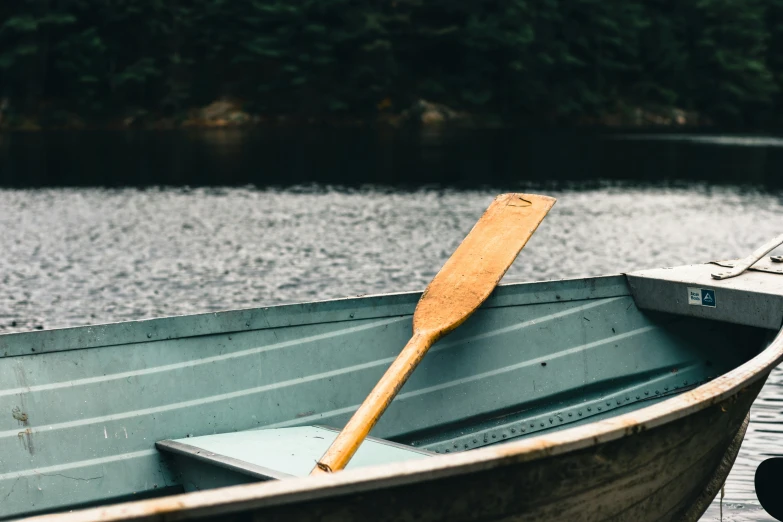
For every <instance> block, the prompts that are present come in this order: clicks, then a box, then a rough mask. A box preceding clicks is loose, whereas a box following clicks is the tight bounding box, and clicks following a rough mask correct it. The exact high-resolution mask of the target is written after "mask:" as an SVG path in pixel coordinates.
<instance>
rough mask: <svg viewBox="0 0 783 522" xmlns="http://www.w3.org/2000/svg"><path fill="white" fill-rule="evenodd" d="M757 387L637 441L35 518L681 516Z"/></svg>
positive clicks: (453, 460) (575, 439) (530, 448)
mask: <svg viewBox="0 0 783 522" xmlns="http://www.w3.org/2000/svg"><path fill="white" fill-rule="evenodd" d="M761 383H762V381H757V382H756V383H755V384H753V385H751V386H750V387H749V388H747V389H746V390H745V391H744V392H738V393H736V394H735V395H731V396H730V397H729V398H728V399H726V400H724V401H722V402H717V403H715V404H712V405H709V406H707V405H706V404H705V403H701V405H702V406H703V407H702V408H700V409H698V410H697V411H694V412H693V413H692V414H689V415H685V416H684V417H681V418H680V419H678V420H677V422H664V423H663V424H660V425H657V426H655V427H650V428H649V429H642V430H641V431H639V432H637V433H635V434H634V435H633V436H629V435H628V434H627V433H626V432H625V430H623V429H621V430H620V431H619V432H618V431H617V428H618V427H619V426H622V424H624V422H622V421H621V419H619V418H618V419H613V420H612V421H605V422H602V423H598V424H595V425H590V426H587V427H585V428H586V429H583V428H577V429H574V430H566V431H563V432H560V434H555V435H553V436H552V437H539V438H536V439H530V440H527V441H520V442H518V443H510V444H508V445H506V446H499V447H495V448H486V449H482V450H477V451H474V452H468V453H464V454H461V455H453V456H441V457H433V458H431V459H425V460H424V461H416V462H410V463H402V464H391V465H386V466H380V467H376V468H366V469H360V470H355V471H344V472H341V473H336V474H330V475H324V476H317V477H305V478H300V479H291V480H283V481H276V482H266V483H262V484H251V485H244V486H235V487H231V488H223V489H217V490H210V491H203V492H199V493H193V494H188V495H179V496H174V497H169V498H165V499H160V500H154V501H146V502H136V503H128V504H123V505H117V506H112V507H108V508H101V509H93V510H86V511H82V512H76V513H72V514H64V515H60V516H51V517H42V518H40V519H35V520H37V521H38V522H55V521H56V522H71V521H77V520H78V521H84V522H90V521H101V522H108V521H119V520H123V521H124V520H139V521H141V520H150V521H152V520H156V521H157V520H167V521H168V520H188V519H192V518H196V517H198V518H199V519H202V520H264V521H304V520H319V519H322V518H323V517H329V519H331V520H341V521H348V522H351V521H360V520H378V521H381V522H383V521H389V522H391V521H397V520H414V519H415V520H421V521H424V522H426V521H433V522H434V521H441V520H455V521H479V520H481V521H489V520H492V521H495V520H497V521H501V520H503V521H506V520H509V521H510V520H533V521H544V520H546V521H553V520H574V521H576V520H580V521H582V520H584V521H593V520H662V521H665V520H681V519H682V517H683V515H684V514H685V513H686V511H687V510H688V508H689V507H690V506H691V504H692V501H693V499H694V498H696V497H697V496H698V495H699V494H700V493H701V492H702V491H703V490H704V489H705V488H706V487H707V486H708V483H709V481H710V479H712V478H713V477H714V475H715V473H716V472H717V471H718V470H720V469H721V464H722V461H723V458H724V456H725V454H726V448H729V447H731V446H732V443H733V441H735V440H736V434H737V433H738V431H739V430H740V429H741V428H742V423H743V419H744V418H745V416H746V414H747V411H748V409H749V408H750V405H751V403H752V401H753V399H754V398H755V396H756V394H757V393H758V390H759V389H760V385H761ZM707 386H709V385H707ZM677 399H678V398H675V399H671V401H677ZM664 405H665V403H661V404H659V405H657V406H654V407H652V408H647V409H646V410H651V409H658V410H661V409H662V408H663V406H664ZM643 412H645V410H640V411H639V412H636V414H629V415H635V416H640V417H641V416H643V415H642V414H643ZM651 423H653V424H655V421H653V420H651ZM608 425H611V426H612V428H611V431H612V433H611V435H609V431H610V430H607V429H606V428H607V427H608ZM595 428H602V430H601V431H603V433H601V431H599V430H596V429H595ZM577 432H578V433H577ZM587 433H590V434H591V436H588V437H584V435H586V434H587ZM558 439H559V440H558ZM564 441H569V442H567V443H564Z"/></svg>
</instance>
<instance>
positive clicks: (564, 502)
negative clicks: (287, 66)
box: [0, 276, 777, 520]
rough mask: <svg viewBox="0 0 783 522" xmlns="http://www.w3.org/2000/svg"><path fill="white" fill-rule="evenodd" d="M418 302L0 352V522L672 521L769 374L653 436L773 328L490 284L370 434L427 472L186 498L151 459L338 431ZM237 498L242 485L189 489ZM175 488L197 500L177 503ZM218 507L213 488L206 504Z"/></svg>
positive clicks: (264, 316)
mask: <svg viewBox="0 0 783 522" xmlns="http://www.w3.org/2000/svg"><path fill="white" fill-rule="evenodd" d="M770 277H774V276H770ZM418 298H419V294H418V293H404V294H391V295H384V296H371V297H362V298H355V299H343V300H334V301H324V302H318V303H306V304H297V305H287V306H279V307H269V308H257V309H252V310H238V311H227V312H219V313H210V314H202V315H195V316H184V317H171V318H161V319H152V320H147V321H136V322H128V323H120V324H113V325H101V326H91V327H81V328H70V329H63V330H53V331H43V332H30V333H23V334H11V335H4V336H0V397H2V401H0V402H2V404H4V405H5V411H6V414H5V415H3V416H0V463H1V465H0V517H4V518H14V517H20V516H28V515H35V514H42V513H58V512H64V511H67V510H71V509H75V508H81V507H89V506H94V505H105V504H112V503H116V502H121V501H122V502H124V501H128V500H138V499H144V498H150V497H167V496H168V495H171V494H178V496H175V497H170V498H163V499H160V500H157V501H155V500H153V501H147V502H146V503H145V502H141V503H138V504H136V505H137V506H138V508H137V509H139V510H140V511H139V512H138V513H139V514H138V515H134V516H132V517H131V516H130V515H127V513H128V512H127V511H123V513H126V515H120V514H118V513H120V511H116V512H114V511H111V510H110V511H109V512H103V511H101V512H99V511H96V510H93V511H89V512H87V514H85V513H82V514H81V515H79V516H84V517H87V518H82V519H94V520H125V519H131V518H134V519H136V518H139V517H140V518H145V517H146V518H149V519H155V520H159V519H160V518H158V517H160V516H164V518H166V519H168V518H178V519H187V518H195V517H204V516H212V517H215V518H216V519H221V520H225V519H226V518H225V517H227V516H228V515H229V514H231V515H232V516H237V517H239V518H238V519H243V520H244V519H249V518H248V517H251V518H253V517H261V518H263V520H313V519H325V518H330V517H336V518H335V520H338V519H339V520H370V519H372V520H409V519H410V520H413V519H416V520H513V519H516V518H517V517H520V518H524V519H525V520H567V519H573V520H625V519H636V520H675V519H678V517H680V518H681V517H683V516H685V514H686V512H689V511H688V510H689V509H690V512H689V513H690V514H689V515H688V516H691V517H692V516H695V515H694V513H693V508H692V506H694V505H698V502H699V498H700V496H703V495H704V492H705V491H707V490H709V484H711V483H714V482H716V480H717V481H719V482H720V480H719V476H720V475H721V474H722V473H723V472H724V471H721V470H725V473H728V468H730V464H729V465H728V468H727V467H726V462H727V459H728V461H729V462H730V461H732V460H733V456H732V451H734V454H736V447H737V444H734V445H733V443H734V442H735V441H736V440H737V438H738V437H739V440H741V437H742V433H744V428H743V422H744V421H745V419H746V416H747V413H748V411H749V408H750V405H751V403H752V401H753V399H754V398H755V396H756V394H757V393H758V390H759V389H760V387H761V385H762V384H763V381H764V379H765V378H766V375H767V374H768V373H769V371H770V370H771V368H772V367H773V366H774V365H773V364H772V362H767V363H766V365H764V366H759V368H757V369H756V371H754V373H753V375H752V378H751V377H748V378H747V379H745V381H744V382H740V383H734V384H737V386H734V384H732V386H734V387H733V388H726V390H729V391H726V392H725V393H724V391H725V390H723V389H721V391H720V393H717V394H712V395H710V397H709V401H710V404H700V405H698V406H699V407H698V408H696V409H694V410H693V411H690V410H689V413H687V414H681V415H679V417H677V416H675V417H676V418H672V419H669V420H665V421H662V420H660V419H664V417H666V419H668V417H667V415H668V416H671V415H673V414H671V412H669V409H668V407H667V404H674V403H672V402H671V401H673V400H674V401H676V400H679V399H681V398H683V397H691V396H693V394H694V393H697V392H699V390H702V389H704V390H708V389H711V388H710V386H715V385H716V384H715V383H716V382H717V381H720V379H722V378H723V377H725V376H726V375H733V374H732V373H731V372H736V371H738V369H740V368H745V367H746V366H747V365H748V364H751V363H752V362H753V361H756V360H757V359H758V357H760V356H761V355H764V354H769V353H770V349H771V348H770V346H773V345H774V346H777V344H775V343H772V344H770V340H771V338H772V335H773V334H774V333H775V331H774V330H771V329H769V328H760V327H758V326H752V325H747V324H735V323H731V322H725V321H715V320H710V319H709V318H704V317H689V316H685V315H682V314H673V313H666V312H664V311H646V310H642V309H640V308H638V307H637V304H636V299H635V298H634V296H633V295H632V286H631V285H630V284H629V278H627V277H626V276H609V277H599V278H589V279H579V280H565V281H555V282H544V283H527V284H515V285H504V286H501V287H499V288H498V289H497V290H496V291H495V293H494V294H493V295H492V297H491V298H490V299H489V300H488V301H487V302H486V304H485V305H484V306H483V307H482V308H481V309H480V310H479V311H478V312H477V313H476V314H475V315H474V316H473V317H471V318H470V319H469V320H468V321H467V322H466V323H465V324H464V325H463V326H462V327H461V328H459V329H458V330H457V331H455V332H454V333H453V334H451V335H450V336H449V337H447V338H445V339H444V340H442V341H441V342H439V343H438V344H436V345H435V346H434V347H433V348H432V349H431V351H430V353H428V355H427V356H426V358H425V359H424V361H423V362H422V364H421V366H420V367H419V368H418V369H417V370H416V372H415V373H414V374H413V376H412V377H411V379H410V380H409V382H408V383H407V384H406V385H405V386H404V387H403V389H402V390H401V393H400V394H399V395H398V397H397V398H396V399H395V401H394V402H393V403H392V404H391V406H390V407H389V409H388V410H387V412H386V413H385V414H384V416H383V417H382V419H381V421H380V422H379V423H378V425H377V426H376V427H375V429H374V430H373V432H372V434H373V436H374V437H377V438H379V439H382V440H383V441H391V442H394V443H397V444H402V445H406V446H408V447H411V448H416V449H418V450H421V451H425V452H429V453H431V454H432V455H433V457H432V458H425V459H423V460H417V461H414V462H397V463H394V462H392V463H389V464H384V465H380V466H369V467H362V466H359V467H356V468H354V469H349V470H346V471H344V472H340V473H338V474H335V476H331V477H324V482H318V481H317V480H314V479H315V478H301V479H299V478H291V479H282V480H271V481H267V482H264V479H263V478H259V477H258V476H257V477H256V478H254V479H248V478H247V476H241V474H240V475H237V474H232V473H224V472H223V471H225V470H223V471H219V470H217V469H214V474H213V475H212V476H211V477H210V479H211V482H210V483H209V484H207V485H205V484H206V483H204V484H202V485H196V486H195V487H192V486H191V487H188V486H187V484H189V482H188V479H187V477H186V476H185V475H186V472H185V470H184V468H183V464H182V463H181V462H180V461H178V459H177V458H176V457H175V456H173V455H172V454H169V453H166V452H164V451H160V449H159V448H158V447H156V443H158V442H160V441H166V440H174V439H176V440H180V441H181V440H182V439H188V438H194V440H195V438H198V437H205V436H211V435H215V434H224V433H231V432H239V431H244V430H258V429H280V428H288V427H296V426H312V425H326V426H332V427H335V428H339V427H341V426H343V425H344V424H345V423H346V422H347V420H348V419H349V418H350V416H351V414H352V413H353V412H354V411H355V410H356V408H358V406H359V404H361V402H362V400H363V399H364V398H365V396H366V394H367V393H368V391H369V390H370V389H371V388H372V386H373V384H374V383H375V382H376V381H377V380H378V378H380V376H381V375H382V374H383V372H384V371H385V369H386V368H387V367H388V365H389V364H390V363H391V361H392V360H393V358H394V357H395V355H396V354H397V353H398V352H399V350H400V348H401V347H402V346H403V345H404V344H405V342H406V341H407V339H408V337H409V335H410V331H411V317H412V313H413V310H414V308H415V305H416V302H417V300H418ZM773 355H774V354H773ZM773 355H769V357H772V358H773V359H774V357H773ZM770 360H772V359H770ZM720 382H722V381H720ZM705 397H706V396H705ZM716 397H717V398H716ZM705 400H707V399H705ZM688 404H690V403H688ZM686 406H687V405H686ZM686 406H683V408H685V407H686ZM688 407H690V406H688ZM656 408H658V409H659V410H660V412H661V413H659V414H657V415H658V416H657V417H655V418H654V419H653V420H649V421H645V420H644V418H646V417H644V415H646V413H645V412H651V411H652V412H655V411H659V410H656ZM661 408H663V409H662V410H661ZM683 411H684V410H683ZM636 414H639V415H642V416H641V417H638V419H639V420H638V422H633V423H631V424H627V420H626V419H628V418H630V417H629V415H630V416H633V415H636ZM617 419H619V420H620V421H621V422H623V423H626V424H623V425H622V426H619V427H618V426H614V425H612V424H611V423H612V422H613V421H615V420H617ZM651 419H652V418H651ZM659 420H660V422H659ZM596 427H601V428H600V430H599V429H598V428H596ZM609 428H611V429H609ZM621 428H622V429H626V428H627V430H630V431H628V433H625V432H624V431H622V429H621ZM580 430H581V431H580ZM590 430H598V431H596V432H595V433H598V434H599V435H600V436H599V435H596V436H595V437H594V438H595V440H593V441H592V442H589V443H588V442H585V441H586V440H587V439H589V438H590V437H587V438H585V437H584V436H583V437H581V438H580V437H579V436H577V435H579V434H580V433H582V434H585V433H588V432H589V431H590ZM601 430H603V431H601ZM607 430H609V431H607ZM612 430H614V431H612ZM617 430H620V431H617ZM599 432H600V433H599ZM608 433H611V435H607V434H608ZM575 434H576V435H575ZM732 448H735V449H734V450H732ZM474 455H475V457H474ZM200 473H202V474H204V472H203V470H202V471H201V472H200ZM206 474H207V475H208V474H209V472H208V471H207V472H206ZM716 476H717V477H718V478H717V479H716ZM248 483H250V484H249V485H247V484H248ZM237 484H246V485H245V486H241V487H239V488H238V489H236V488H229V489H225V490H210V489H209V488H215V487H223V486H233V485H237ZM289 484H290V487H289ZM297 484H303V485H300V486H297ZM253 488H257V489H253ZM193 489H204V490H205V491H202V492H196V493H190V494H186V495H184V496H182V495H179V494H181V493H183V492H185V491H191V490H193ZM218 491H225V492H233V493H226V494H225V495H222V496H215V495H213V496H211V497H210V496H209V495H210V494H214V493H216V492H218ZM194 495H195V496H194ZM199 495H207V496H205V497H200V496H199ZM243 495H244V496H243ZM713 495H714V493H713ZM182 498H186V499H190V500H188V501H184V503H183V501H181V500H177V502H179V504H177V505H178V506H180V507H178V508H176V509H174V508H172V507H171V504H160V503H161V502H167V501H172V502H173V501H174V499H182ZM710 498H711V497H710ZM221 499H222V500H221ZM155 502H158V503H159V504H156V503H155ZM188 502H192V506H191V507H187V506H188V505H189V504H188ZM166 506H168V507H166ZM704 508H706V505H704ZM117 509H119V508H117ZM697 511H698V509H697ZM163 513H167V514H165V515H163ZM699 514H700V513H699ZM76 515H77V514H76V513H74V514H73V515H67V514H66V515H62V516H63V517H68V516H76ZM123 517H127V518H123ZM77 519H80V518H74V520H77ZM63 520H65V519H63Z"/></svg>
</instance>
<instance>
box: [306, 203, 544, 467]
mask: <svg viewBox="0 0 783 522" xmlns="http://www.w3.org/2000/svg"><path fill="white" fill-rule="evenodd" d="M554 204H555V199H554V198H550V197H547V196H538V195H534V194H502V195H500V196H498V197H497V198H495V201H493V202H492V204H491V205H490V206H489V208H488V209H487V211H486V212H485V213H484V215H483V216H481V219H479V221H478V223H476V225H475V226H474V227H473V230H471V231H470V233H469V234H468V236H467V237H466V238H465V239H464V240H463V241H462V244H460V246H459V247H457V250H456V251H455V252H454V254H452V256H451V257H450V258H449V260H448V261H446V264H445V265H443V268H441V270H440V272H438V274H437V275H436V276H435V278H434V279H433V280H432V281H431V282H430V284H429V286H428V287H427V289H426V290H424V293H423V294H422V296H421V299H420V300H419V304H418V305H417V306H416V311H415V313H414V314H413V337H411V340H410V341H408V344H407V345H405V348H403V349H402V352H400V355H398V356H397V359H396V360H395V361H394V362H393V363H392V365H391V366H390V367H389V369H388V370H386V373H385V374H384V375H383V377H382V378H381V380H380V381H378V384H376V385H375V388H373V390H372V392H370V395H369V396H368V397H367V399H365V401H364V403H363V404H362V405H361V406H360V407H359V409H358V410H357V411H356V413H354V415H353V417H351V420H350V421H348V424H346V425H345V428H343V430H342V431H341V432H340V434H339V435H338V436H337V438H336V439H335V441H334V442H333V443H332V445H331V446H330V447H329V449H328V450H327V451H326V453H324V455H323V456H322V457H321V460H320V461H319V462H318V463H317V464H316V466H315V468H313V471H312V472H311V473H310V474H311V475H315V474H319V473H328V472H332V471H338V470H341V469H343V468H344V467H345V466H346V465H347V464H348V461H349V460H351V457H353V455H354V453H356V450H357V449H359V445H360V444H361V443H362V441H363V440H364V438H365V437H366V436H367V434H368V433H370V430H371V429H372V428H373V426H375V423H376V422H378V419H379V418H380V417H381V415H382V414H383V412H384V411H385V410H386V408H387V407H388V406H389V404H390V403H391V401H392V400H393V399H394V397H395V396H396V395H397V392H398V391H399V390H400V388H402V386H403V384H405V381H407V380H408V377H410V375H411V373H413V370H414V369H415V368H416V366H417V365H418V364H419V362H420V361H421V360H422V358H423V357H424V354H426V353H427V350H429V348H430V346H432V345H433V344H435V342H436V341H437V340H438V339H440V338H441V337H443V336H444V335H446V334H447V333H449V332H451V331H452V330H454V329H455V328H456V327H458V326H459V325H461V324H462V323H463V322H465V320H466V319H467V318H468V317H470V315H471V314H472V313H473V312H474V311H475V310H476V309H477V308H478V307H479V306H480V305H481V303H483V302H484V300H486V298H487V297H489V294H491V293H492V291H493V290H494V289H495V287H496V286H497V284H498V282H499V281H500V279H501V278H502V277H503V274H505V273H506V270H508V267H509V266H511V263H513V262H514V259H515V258H516V257H517V254H519V251H520V250H522V248H523V247H524V246H525V243H527V241H528V239H530V236H532V235H533V232H535V231H536V228H538V225H539V224H540V223H541V221H543V219H544V217H545V216H546V215H547V213H548V212H549V210H550V209H551V208H552V205H554Z"/></svg>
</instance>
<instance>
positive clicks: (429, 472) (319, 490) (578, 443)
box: [31, 329, 783, 522]
mask: <svg viewBox="0 0 783 522" xmlns="http://www.w3.org/2000/svg"><path fill="white" fill-rule="evenodd" d="M781 361H783V329H781V330H780V331H779V332H778V333H777V335H776V336H775V338H774V339H773V340H772V341H771V343H770V344H769V345H768V346H767V347H766V348H765V349H764V350H763V351H761V352H760V353H759V354H758V355H756V356H755V357H753V358H752V359H750V360H749V361H747V362H745V363H744V364H742V365H740V366H738V367H736V368H734V369H733V370H731V371H729V372H727V373H725V374H723V375H720V376H719V377H717V378H715V379H714V380H712V381H710V382H708V383H706V384H703V385H701V386H698V387H697V388H694V389H692V390H690V391H687V392H684V393H682V394H680V395H677V396H675V397H672V398H669V399H667V400H665V401H662V402H660V403H657V404H653V405H650V406H647V407H645V408H641V409H639V410H636V411H633V412H629V413H625V414H622V415H619V416H617V417H612V418H608V419H604V420H601V421H597V422H594V423H590V424H586V425H583V426H577V427H574V428H568V429H565V430H562V431H558V432H554V433H551V434H542V435H539V436H536V437H531V438H527V439H522V440H518V441H510V442H507V443H504V444H502V445H497V446H489V447H485V448H479V449H475V450H471V451H468V452H461V453H453V454H449V455H437V456H434V457H432V458H429V459H422V460H415V461H408V462H400V463H391V464H384V465H379V466H372V467H366V468H360V469H355V470H344V471H341V472H339V473H335V474H324V475H317V476H309V477H301V478H294V479H288V480H281V481H272V482H263V483H256V484H245V485H238V486H229V487H225V488H218V489H213V490H206V491H200V492H194V493H185V494H180V495H173V496H169V497H164V498H160V499H153V500H141V501H135V502H128V503H123V504H115V505H111V506H105V507H100V508H92V509H86V510H81V511H73V512H71V513H65V514H53V515H44V516H40V517H35V518H33V519H31V520H35V521H39V522H44V521H45V522H71V521H77V520H78V521H84V522H90V521H94V522H107V521H111V520H130V519H140V518H151V519H159V518H160V517H161V516H165V518H166V519H167V520H174V519H184V518H190V517H201V516H209V515H215V514H228V513H232V512H237V511H243V510H249V509H259V508H264V507H272V506H279V505H287V504H292V503H296V502H306V501H312V500H318V499H322V498H325V497H330V496H335V495H343V494H350V493H360V492H364V491H371V490H377V489H380V488H388V487H394V486H398V485H409V484H415V483H421V482H425V481H432V480H438V479H445V478H448V477H453V476H458V475H462V474H468V473H475V472H480V471H485V470H491V469H494V468H499V467H505V466H509V465H518V464H521V463H524V462H529V461H533V460H536V459H540V458H545V457H553V456H557V455H563V454H566V453H570V452H573V451H578V450H581V449H585V448H589V447H592V446H597V445H600V444H603V443H606V442H610V441H614V440H618V439H621V438H624V437H628V436H632V435H634V434H636V433H639V432H641V431H645V430H649V429H653V428H656V427H659V426H662V425H664V424H668V423H670V422H675V421H677V420H679V419H682V418H684V417H687V416H689V415H691V414H694V413H697V412H699V411H702V410H704V409H706V408H708V407H710V406H713V405H716V404H718V403H721V402H723V401H725V400H727V399H729V398H731V397H732V396H735V395H737V394H739V393H742V392H743V390H745V389H747V388H748V387H749V386H750V385H752V384H754V383H757V382H758V381H760V380H761V379H766V377H767V376H768V375H769V372H771V371H772V369H773V368H774V367H775V366H777V365H778V364H779V363H780V362H781Z"/></svg>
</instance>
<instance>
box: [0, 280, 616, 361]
mask: <svg viewBox="0 0 783 522" xmlns="http://www.w3.org/2000/svg"><path fill="white" fill-rule="evenodd" d="M569 283H570V284H579V283H581V284H583V285H584V286H583V287H582V288H579V289H569V290H570V291H572V292H581V293H582V294H585V292H587V291H589V290H588V289H589V288H590V286H593V287H594V288H593V291H592V292H591V295H590V296H589V297H579V298H569V297H568V296H562V297H560V296H559V295H558V297H557V298H555V296H556V295H557V294H563V293H564V292H563V290H562V289H561V287H562V285H564V284H565V285H568V284H569ZM601 285H603V288H602V287H601ZM620 287H622V290H619V288H620ZM520 290H524V291H520ZM600 290H604V291H600ZM422 292H423V290H415V291H410V292H394V293H382V294H368V295H360V296H353V297H340V298H335V299H324V300H320V301H306V302H298V303H287V304H278V305H270V306H261V307H255V308H238V309H233V310H222V311H215V312H205V313H198V314H183V315H173V316H163V317H154V318H147V319H138V320H132V321H119V322H112V323H103V324H96V325H83V326H71V327H65V328H52V329H50V330H33V331H26V332H10V333H3V334H0V359H4V358H9V357H18V356H29V355H41V354H45V353H53V352H63V351H70V350H82V349H90V348H104V347H109V346H120V345H132V344H139V343H148V342H155V341H167V340H178V339H186V338H189V337H200V336H206V335H218V334H233V333H241V332H250V331H258V330H267V329H272V328H283V327H291V326H305V325H315V324H323V323H338V322H348V321H357V320H370V319H380V318H387V317H402V316H406V315H411V316H412V314H413V307H414V306H415V304H416V303H417V302H418V300H419V298H420V296H421V294H422ZM546 293H551V294H552V298H551V300H549V299H543V300H542V299H540V298H536V297H535V296H536V295H539V294H546ZM630 295H631V292H630V288H629V287H628V282H627V279H626V276H625V275H624V274H612V275H602V276H592V277H575V278H565V279H552V280H547V281H535V282H514V283H503V284H500V285H498V287H497V288H496V290H495V291H494V292H493V293H492V295H490V297H489V298H488V299H487V300H486V301H485V303H484V304H483V305H482V306H481V307H480V309H489V308H505V307H509V306H524V305H528V304H542V303H547V302H573V301H581V300H586V299H600V298H610V297H622V296H630ZM373 301H375V302H374V303H373ZM325 304H335V305H338V307H341V308H335V309H333V310H329V311H314V310H311V309H308V308H311V307H314V306H318V307H321V306H323V305H325ZM368 305H369V306H368ZM338 314H339V316H338ZM319 315H322V316H324V317H318V316H319ZM186 323H187V324H188V327H187V328H184V327H183V325H185V324H186ZM199 323H202V324H199Z"/></svg>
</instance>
